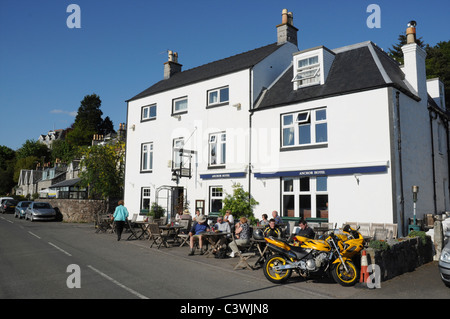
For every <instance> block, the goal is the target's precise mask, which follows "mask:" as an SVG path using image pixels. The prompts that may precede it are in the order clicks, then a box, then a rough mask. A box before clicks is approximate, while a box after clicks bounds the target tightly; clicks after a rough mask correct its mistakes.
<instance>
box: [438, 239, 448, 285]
mask: <svg viewBox="0 0 450 319" xmlns="http://www.w3.org/2000/svg"><path fill="white" fill-rule="evenodd" d="M445 237H447V239H446V244H445V246H444V248H443V249H442V252H441V257H440V258H439V272H440V273H441V279H442V281H443V282H444V284H445V285H446V286H447V287H449V288H450V231H447V232H446V233H445Z"/></svg>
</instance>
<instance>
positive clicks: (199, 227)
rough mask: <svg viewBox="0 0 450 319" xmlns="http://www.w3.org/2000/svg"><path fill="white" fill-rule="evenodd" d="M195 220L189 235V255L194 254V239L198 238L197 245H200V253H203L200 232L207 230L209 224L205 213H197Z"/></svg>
mask: <svg viewBox="0 0 450 319" xmlns="http://www.w3.org/2000/svg"><path fill="white" fill-rule="evenodd" d="M196 220H197V222H196V223H195V225H193V226H192V228H191V230H190V232H189V236H190V240H189V247H190V251H189V256H192V255H193V254H194V240H195V239H198V246H199V247H200V255H203V254H204V253H205V251H204V250H203V236H202V235H201V234H202V233H204V232H206V231H209V226H208V224H207V223H206V217H205V215H198V216H197V218H196Z"/></svg>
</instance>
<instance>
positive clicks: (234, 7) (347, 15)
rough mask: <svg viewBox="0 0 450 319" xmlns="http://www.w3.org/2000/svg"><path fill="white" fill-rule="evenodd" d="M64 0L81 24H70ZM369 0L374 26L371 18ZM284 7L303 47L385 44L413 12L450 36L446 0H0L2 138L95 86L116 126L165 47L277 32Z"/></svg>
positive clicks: (233, 48)
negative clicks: (375, 12) (376, 19)
mask: <svg viewBox="0 0 450 319" xmlns="http://www.w3.org/2000/svg"><path fill="white" fill-rule="evenodd" d="M70 4H77V5H78V6H79V7H80V13H81V15H80V17H81V28H79V29H77V28H73V29H70V28H68V27H67V24H66V20H67V18H68V17H69V16H70V15H71V12H69V13H68V12H66V9H67V7H68V6H69V5H70ZM370 4H377V5H378V6H379V8H380V12H381V14H380V18H381V27H380V28H369V27H368V26H367V23H366V20H367V18H368V17H369V16H370V15H371V14H372V12H367V7H368V6H369V5H370ZM283 8H287V9H288V10H289V11H292V12H293V15H294V25H295V26H296V27H297V28H298V29H299V32H298V39H299V49H300V50H303V49H307V48H311V47H314V46H318V45H325V46H326V47H328V48H330V49H334V48H338V47H342V46H345V45H349V44H354V43H359V42H363V41H367V40H371V41H373V42H374V43H376V44H377V45H378V46H380V47H381V48H383V49H384V50H386V51H387V50H388V49H389V48H391V46H392V44H394V43H396V42H397V38H398V35H399V34H400V33H402V32H404V31H405V29H406V24H407V23H408V21H409V20H412V19H413V20H416V21H417V23H418V25H417V34H418V36H419V37H422V40H423V41H424V42H425V43H428V44H430V45H435V44H436V43H437V42H440V41H448V40H450V28H449V27H448V22H447V21H448V20H449V18H450V17H449V12H450V1H448V0H428V1H423V0H409V1H399V0H334V1H331V0H323V1H320V0H319V1H300V0H295V1H289V0H270V1H266V0H228V1H215V0H208V1H204V0H183V1H179V0H172V1H154V0H129V1H124V0H108V1H106V0H69V1H64V0H41V1H34V0H0V110H1V113H0V145H6V146H8V147H10V148H12V149H14V150H16V149H18V148H20V147H21V145H22V144H23V143H24V142H25V141H26V140H27V139H34V140H37V139H38V137H39V135H40V134H46V133H47V132H48V131H49V130H52V129H53V128H55V129H60V128H61V129H64V128H67V127H69V126H70V125H71V124H72V123H73V122H74V119H75V114H76V112H77V110H78V107H79V106H80V101H81V100H82V99H83V98H84V96H85V95H88V94H92V93H96V94H98V95H99V96H100V98H101V100H102V106H101V110H102V111H103V116H104V117H105V116H109V117H110V118H111V120H112V121H113V123H114V126H115V128H116V129H118V127H119V123H124V122H126V102H125V100H127V99H129V98H131V97H133V96H134V95H136V94H137V93H139V92H141V91H143V90H144V89H146V88H147V87H149V86H151V85H152V84H154V83H156V82H157V81H159V80H161V79H162V77H163V63H164V62H166V61H167V50H173V51H176V52H178V55H179V62H180V63H181V64H183V70H187V69H190V68H193V67H196V66H199V65H202V64H205V63H208V62H212V61H215V60H218V59H222V58H225V57H228V56H232V55H235V54H238V53H242V52H245V51H248V50H252V49H255V48H258V47H261V46H264V45H267V44H270V43H273V42H276V28H275V26H276V25H277V24H279V23H280V22H281V11H282V9H283Z"/></svg>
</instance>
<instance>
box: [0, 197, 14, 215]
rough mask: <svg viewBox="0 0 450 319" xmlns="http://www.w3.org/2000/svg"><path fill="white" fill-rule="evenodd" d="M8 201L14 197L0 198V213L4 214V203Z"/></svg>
mask: <svg viewBox="0 0 450 319" xmlns="http://www.w3.org/2000/svg"><path fill="white" fill-rule="evenodd" d="M8 199H14V198H12V197H0V212H2V207H3V203H4V202H5V201H7V200H8Z"/></svg>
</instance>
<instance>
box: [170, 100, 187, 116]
mask: <svg viewBox="0 0 450 319" xmlns="http://www.w3.org/2000/svg"><path fill="white" fill-rule="evenodd" d="M181 101H186V108H184V109H182V110H175V107H176V104H177V103H178V102H181ZM188 108H189V99H188V96H187V95H186V96H182V97H178V98H176V99H173V100H172V115H180V114H186V113H187V112H188Z"/></svg>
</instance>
